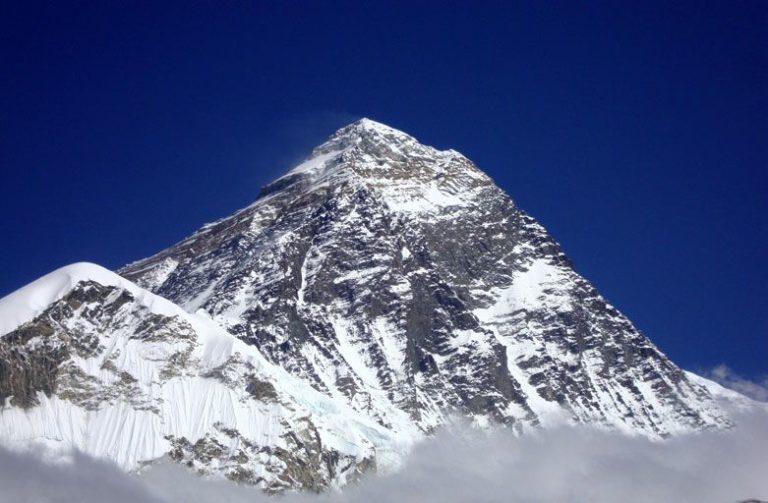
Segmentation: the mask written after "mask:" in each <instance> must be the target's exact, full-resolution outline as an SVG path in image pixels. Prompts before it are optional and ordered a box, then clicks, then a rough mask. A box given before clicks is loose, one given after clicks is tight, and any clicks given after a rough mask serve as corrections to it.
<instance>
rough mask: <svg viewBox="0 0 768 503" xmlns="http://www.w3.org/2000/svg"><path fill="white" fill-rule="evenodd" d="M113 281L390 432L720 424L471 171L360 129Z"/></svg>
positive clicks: (546, 239)
mask: <svg viewBox="0 0 768 503" xmlns="http://www.w3.org/2000/svg"><path fill="white" fill-rule="evenodd" d="M120 273H121V274H122V275H124V276H125V277H127V278H129V279H132V280H134V281H136V282H137V283H138V284H140V285H143V286H145V287H147V288H149V289H151V290H152V291H154V292H156V293H157V294H159V295H161V296H163V297H166V298H168V299H170V300H172V301H174V302H176V303H178V304H179V305H181V306H183V307H185V308H186V309H187V310H190V311H194V310H196V309H198V308H202V309H203V310H204V311H205V312H207V313H208V314H209V315H210V316H211V317H213V318H214V319H215V320H216V321H217V322H218V323H220V324H221V325H222V326H223V327H225V328H226V329H227V330H228V331H229V332H230V333H232V334H234V335H236V336H237V337H238V338H240V339H241V340H243V341H246V342H247V343H249V344H252V345H254V346H256V347H258V348H259V349H260V350H261V351H262V352H263V353H264V354H265V355H266V356H267V358H268V359H269V360H270V361H272V362H274V363H275V364H277V365H280V366H281V367H283V368H285V369H286V370H288V371H289V372H291V373H292V374H294V375H296V376H297V377H300V378H301V379H303V380H305V381H306V382H308V383H310V384H311V385H312V386H313V387H314V388H315V389H317V390H319V391H321V392H323V393H326V394H328V395H329V396H332V397H334V398H336V399H338V400H343V401H345V402H346V403H348V404H350V405H351V406H353V407H354V408H355V409H356V410H358V411H360V412H362V413H365V414H367V415H370V416H371V417H373V418H375V419H376V420H377V421H379V422H380V423H381V424H383V425H385V426H387V427H397V425H398V424H400V423H402V421H403V413H405V417H407V421H408V422H411V421H412V422H414V423H415V424H416V425H418V427H419V428H420V429H421V430H423V431H430V430H431V429H433V428H435V427H437V426H439V425H440V424H442V422H443V421H444V420H445V414H446V413H447V411H459V412H461V413H465V414H470V415H472V417H474V418H475V419H476V420H477V421H480V422H485V421H501V422H504V423H508V424H513V425H515V427H518V428H524V425H526V424H528V425H531V426H535V425H539V424H542V423H545V424H546V423H547V422H548V421H557V420H561V419H562V418H563V417H565V418H567V419H570V420H575V421H585V422H597V423H602V424H607V425H611V426H615V427H618V428H622V429H628V430H632V431H641V432H643V433H646V434H649V435H653V436H665V435H668V434H670V433H673V432H676V431H681V430H686V429H690V428H703V427H709V426H715V425H723V424H726V423H725V420H724V418H723V417H722V416H721V415H720V414H719V413H718V412H717V411H716V409H715V408H714V407H713V406H712V405H711V404H710V402H709V400H708V397H707V393H706V391H705V390H703V389H701V388H699V387H698V386H696V385H694V384H692V383H690V382H689V381H688V379H687V378H686V376H685V374H684V373H683V372H682V371H681V370H680V369H678V368H677V367H676V366H675V365H674V364H672V363H671V362H670V361H669V360H668V359H667V358H666V357H665V356H664V355H663V354H661V352H659V351H658V349H656V347H654V346H653V344H652V343H651V342H650V341H649V340H648V339H646V338H645V337H644V336H642V335H641V334H640V333H639V332H638V331H637V330H636V329H635V327H634V326H633V325H632V324H631V322H630V321H629V320H627V319H626V318H625V317H624V316H623V315H622V314H621V313H620V312H619V311H618V310H616V309H615V308H614V307H613V306H611V305H610V304H609V303H607V302H606V301H605V300H604V299H603V298H602V297H601V296H600V295H599V294H598V293H597V292H596V291H595V289H594V288H593V287H592V286H591V285H590V284H589V283H588V282H587V281H586V280H585V279H584V278H582V277H581V276H579V275H578V274H577V273H576V272H574V271H573V269H572V267H571V265H570V262H569V261H568V259H567V258H566V257H565V255H564V254H563V252H562V250H561V249H560V247H559V246H558V244H557V243H556V242H555V241H554V240H553V239H552V238H551V237H550V236H549V235H548V234H547V232H546V231H545V230H544V229H543V228H542V227H541V226H540V225H539V224H538V223H537V222H536V221H535V220H534V219H532V218H531V217H529V216H528V215H526V214H525V213H524V212H522V211H521V210H520V209H518V208H517V207H516V206H515V205H514V203H513V202H512V200H511V199H510V198H509V197H508V196H507V195H506V194H505V193H504V192H503V191H502V190H501V189H499V188H498V187H497V186H496V185H495V184H494V183H493V181H492V180H491V179H490V178H489V177H488V176H487V175H486V174H485V173H483V172H482V171H480V170H479V169H478V168H477V167H476V166H475V165H474V164H473V163H472V162H471V161H470V160H468V159H467V158H466V157H464V156H462V155H461V154H459V153H457V152H455V151H451V150H448V151H440V150H437V149H434V148H432V147H428V146H425V145H422V144H420V143H419V142H418V141H417V140H416V139H414V138H413V137H411V136H409V135H407V134H405V133H402V132H400V131H397V130H395V129H392V128H390V127H388V126H385V125H383V124H380V123H377V122H374V121H371V120H369V119H362V120H360V121H357V122H355V123H353V124H350V125H348V126H346V127H344V128H342V129H340V130H339V131H337V132H336V133H334V134H333V135H332V136H331V137H330V138H329V140H328V141H326V142H325V143H323V144H322V145H320V146H319V147H317V148H315V149H314V151H313V153H312V155H311V156H310V157H309V158H308V159H307V160H306V161H305V162H303V163H302V164H300V165H299V166H297V167H295V168H294V169H292V170H290V171H289V172H288V173H287V174H286V175H284V176H283V177H281V178H279V179H278V180H276V181H275V182H273V183H271V184H270V185H268V186H267V187H265V189H264V190H263V191H262V194H261V197H260V198H259V199H258V200H257V201H256V202H255V203H254V204H252V205H251V206H249V207H248V208H246V209H244V210H241V211H239V212H237V213H235V214H234V215H233V216H231V217H228V218H225V219H223V220H220V221H218V222H216V223H214V224H211V225H208V226H205V227H203V228H202V229H201V230H199V231H198V232H196V233H195V234H193V235H192V236H190V237H189V238H187V239H185V240H184V241H182V242H181V243H179V244H177V245H175V246H173V247H171V248H169V249H167V250H164V251H162V252H160V253H159V254H157V255H155V256H153V257H150V258H149V259H145V260H142V261H140V262H137V263H134V264H131V265H129V266H127V267H125V268H124V269H122V270H121V271H120Z"/></svg>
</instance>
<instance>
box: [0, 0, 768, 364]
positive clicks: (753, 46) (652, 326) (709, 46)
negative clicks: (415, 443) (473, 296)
mask: <svg viewBox="0 0 768 503" xmlns="http://www.w3.org/2000/svg"><path fill="white" fill-rule="evenodd" d="M14 4H15V5H14ZM65 4H66V5H65ZM85 4H91V5H89V6H88V7H83V6H84V5H85ZM158 4H161V5H158ZM463 4H464V5H461V6H460V4H458V3H453V2H435V3H429V2H417V1H408V2H402V3H397V2H360V1H358V2H354V3H341V2H308V1H307V2H304V1H301V2H180V3H178V4H176V5H173V4H172V3H170V2H138V1H137V2H39V3H36V2H3V3H2V5H0V62H1V63H0V167H1V168H2V178H1V179H0V182H1V183H0V215H2V216H1V217H0V236H1V237H2V238H1V239H2V241H0V243H1V246H0V264H2V268H1V269H0V295H5V294H7V293H9V292H11V291H12V290H14V289H16V288H18V287H20V286H22V285H23V284H25V283H27V282H29V281H31V280H33V279H35V278H36V277H38V276H40V275H42V274H45V273H46V272H49V271H50V270H52V269H54V268H56V267H59V266H62V265H65V264H67V263H71V262H76V261H82V260H87V261H93V262H97V263H100V264H102V265H104V266H106V267H110V268H117V267H119V266H121V265H123V264H125V263H126V262H129V261H132V260H135V259H138V258H141V257H144V256H146V255H149V254H151V253H153V252H155V251H158V250H160V249H162V248H164V247H166V246H168V245H170V244H172V243H173V242H175V241H176V240H178V239H180V238H182V237H184V236H185V235H187V234H189V233H190V232H192V231H193V230H195V229H196V228H197V227H198V226H200V225H201V224H202V223H204V222H207V221H211V220H215V219H217V218H219V217H221V216H224V215H227V214H229V213H230V212H232V211H233V210H235V209H237V208H239V207H242V206H245V205H247V204H248V203H249V202H251V201H252V200H253V199H254V198H255V197H256V194H257V193H258V191H259V188H260V186H262V185H264V184H265V183H266V182H268V181H269V180H270V179H272V178H273V177H275V176H276V175H278V174H280V173H281V172H282V171H284V170H285V169H286V168H288V167H289V166H290V165H291V164H292V163H293V162H295V161H297V160H299V159H300V158H301V157H302V156H303V155H305V154H306V153H307V152H308V150H309V148H311V146H313V145H314V144H317V143H319V142H321V141H322V140H323V139H324V138H325V137H326V136H327V135H329V134H330V133H332V132H333V131H334V130H335V129H336V128H338V127H340V126H342V125H344V124H345V123H347V122H350V121H352V120H354V119H356V118H359V117H361V116H367V117H370V118H372V119H375V120H378V121H381V122H384V123H387V124H389V125H391V126H393V127H397V128H399V129H402V130H404V131H406V132H408V133H410V134H412V135H414V136H416V137H417V138H418V139H420V140H422V141H423V142H424V143H427V144H431V145H434V146H437V147H441V148H455V149H457V150H459V151H461V152H462V153H464V154H466V155H467V156H468V157H470V158H471V159H473V160H474V161H475V162H477V164H478V165H479V166H480V167H481V168H482V169H484V170H485V171H486V172H487V173H489V174H490V175H491V176H492V177H493V178H494V179H495V180H496V181H497V183H498V184H499V185H501V186H502V187H503V188H505V189H506V190H507V191H508V192H509V193H510V194H511V195H512V197H513V198H514V199H515V200H516V201H517V202H518V204H519V205H520V206H521V207H522V208H523V209H525V210H527V211H528V212H529V213H531V214H532V215H533V216H535V217H537V218H538V219H539V220H540V221H541V222H542V223H543V224H544V225H545V226H546V227H547V228H548V229H549V230H550V231H551V232H552V234H553V235H554V236H555V238H556V239H558V240H559V241H560V242H561V243H562V245H563V246H564V248H565V250H566V252H567V253H568V254H569V255H570V257H571V258H572V259H573V261H574V263H575V265H576V268H577V270H578V271H580V272H581V273H582V274H584V275H585V276H586V277H587V278H589V279H590V280H591V281H592V282H593V283H594V284H595V285H596V286H597V287H598V288H599V289H600V291H601V292H602V293H603V294H604V295H605V296H606V297H607V298H608V299H609V300H610V301H611V302H612V303H613V304H615V305H616V306H618V307H619V308H620V309H622V310H623V311H624V312H625V313H627V314H628V315H629V316H630V318H632V319H633V320H634V321H635V322H636V324H637V325H638V326H639V327H640V329H641V330H643V331H644V332H645V333H646V334H647V335H648V336H650V337H651V339H652V340H653V341H654V342H656V343H657V344H658V345H659V346H660V347H661V349H662V350H664V351H665V352H667V353H668V354H669V355H670V356H671V357H672V358H673V359H674V360H675V361H677V362H678V363H680V364H681V365H683V366H685V367H688V368H691V369H695V370H696V369H699V370H700V369H708V368H711V367H713V366H714V365H716V364H719V363H727V364H728V365H729V366H731V367H732V368H734V369H735V370H736V371H737V372H740V373H742V374H744V375H746V376H759V375H762V374H765V373H766V372H768V328H767V327H768V268H767V267H766V262H767V261H768V204H767V199H768V197H766V194H767V191H766V189H768V148H767V147H766V145H767V139H768V57H767V53H768V51H767V49H766V48H767V45H768V29H767V28H766V27H767V26H768V4H766V2H764V1H748V0H747V1H744V0H739V1H737V2H733V1H727V2H714V3H713V2H706V1H705V2H702V1H691V2H681V1H678V2H669V1H665V2H659V3H654V2H625V1H618V2H611V3H604V2H584V3H579V2H567V3H560V2H539V1H532V2H527V3H514V2H464V3H463ZM470 5H472V6H470ZM22 6H23V7H22Z"/></svg>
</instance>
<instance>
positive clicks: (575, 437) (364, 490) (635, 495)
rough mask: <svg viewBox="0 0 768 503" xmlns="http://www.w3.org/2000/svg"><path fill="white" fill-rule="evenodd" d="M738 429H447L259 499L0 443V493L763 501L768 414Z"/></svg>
mask: <svg viewBox="0 0 768 503" xmlns="http://www.w3.org/2000/svg"><path fill="white" fill-rule="evenodd" d="M737 419H738V424H739V426H738V427H736V428H735V429H733V430H731V431H726V432H709V433H700V434H693V435H689V436H681V437H676V438H674V439H671V440H668V441H664V442H652V441H648V440H646V439H644V438H640V437H626V436H622V435H619V434H615V433H608V432H605V431H599V430H595V429H593V428H588V427H570V428H561V429H555V430H549V431H546V432H543V433H540V434H535V435H534V434H531V435H527V436H523V437H515V436H514V435H512V434H511V433H510V432H509V431H508V430H500V429H496V430H490V431H477V430H471V429H466V428H452V429H450V430H446V431H444V432H442V433H441V434H438V435H437V436H436V437H434V438H433V439H431V440H428V441H426V442H423V443H422V444H420V445H418V446H417V447H416V448H415V449H414V450H413V453H412V454H411V456H410V457H409V459H408V460H407V461H406V463H405V465H404V466H403V468H402V470H400V471H399V472H397V473H395V474H391V475H387V476H370V477H368V478H366V479H365V480H363V481H362V482H361V483H359V484H357V485H355V486H353V487H349V488H347V489H346V490H345V491H344V492H342V493H337V492H333V493H331V494H326V495H320V496H318V495H307V494H305V495H288V496H285V497H281V498H274V497H267V496H265V495H263V494H261V493H259V492H258V491H256V490H255V489H253V488H249V487H242V486H237V485H235V484H232V483H229V482H221V481H219V482H216V481H205V480H202V479H200V478H197V477H195V476H192V475H190V474H189V473H188V472H186V471H185V470H184V469H183V468H181V467H179V466H176V465H171V464H167V463H161V464H158V465H156V466H154V467H152V468H150V469H149V470H147V471H146V472H145V473H144V474H143V475H141V476H140V477H134V476H128V475H123V474H121V473H120V472H119V471H118V470H117V469H116V468H114V467H113V466H112V465H108V464H106V463H104V462H101V461H96V460H93V459H90V458H87V457H84V456H82V455H74V456H73V459H72V461H71V463H70V464H61V463H57V464H54V465H50V464H47V463H45V462H43V461H42V460H41V459H40V458H39V457H37V456H33V455H29V454H24V455H22V454H18V453H16V452H10V451H6V450H2V451H0V501H17V502H32V501H35V502H38V501H39V502H51V503H54V502H64V501H67V502H69V501H78V502H83V503H95V502H102V501H115V502H122V501H131V502H151V503H158V502H162V503H165V502H176V501H185V502H190V503H214V502H216V503H219V502H222V503H240V502H284V503H312V502H317V503H325V502H330V501H334V502H336V501H340V502H349V503H358V502H377V503H385V502H420V503H421V502H444V501H457V502H458V501H486V502H495V501H517V502H562V501H571V502H590V503H600V502H615V501H623V502H641V501H643V502H646V501H696V502H719V503H722V502H737V501H742V500H746V499H749V498H761V499H768V480H766V478H765V474H766V473H768V456H766V452H768V414H766V413H765V412H762V411H759V412H753V413H750V414H749V415H743V416H740V417H738V418H737Z"/></svg>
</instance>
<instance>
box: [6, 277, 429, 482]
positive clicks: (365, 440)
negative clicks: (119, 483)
mask: <svg viewBox="0 0 768 503" xmlns="http://www.w3.org/2000/svg"><path fill="white" fill-rule="evenodd" d="M81 281H93V282H96V283H99V284H101V285H104V286H114V287H118V288H120V289H123V290H127V291H129V292H130V293H131V294H132V295H133V296H134V297H135V299H136V302H138V303H139V304H140V305H142V306H145V307H147V308H148V309H150V311H151V312H153V313H157V314H163V315H165V316H172V317H176V318H177V319H179V320H181V321H182V322H184V323H187V324H188V325H189V326H191V327H192V328H193V330H194V334H195V339H194V341H193V347H194V349H193V353H192V355H191V361H192V362H194V364H193V367H192V369H191V372H193V373H192V374H190V373H189V372H190V370H187V371H185V372H184V373H183V374H182V375H180V376H176V377H172V378H170V379H165V380H163V379H162V378H161V373H160V370H161V368H162V366H163V365H164V364H165V363H166V362H167V361H168V359H169V357H170V356H171V355H172V354H173V353H174V352H176V351H178V350H179V349H180V348H181V347H183V344H182V345H181V346H180V344H181V343H178V342H174V341H173V340H171V341H167V342H144V341H142V340H141V339H137V338H135V337H132V334H133V332H131V330H132V328H131V327H130V326H120V327H118V328H116V329H115V331H114V332H111V333H104V334H102V335H101V338H102V345H103V346H104V347H105V350H104V352H103V353H102V354H101V355H99V356H98V357H97V358H91V359H83V358H79V357H76V358H74V359H73V362H74V363H75V364H76V365H77V366H78V367H80V368H82V369H83V371H84V372H85V373H86V374H87V375H89V376H92V377H93V378H95V379H96V380H98V381H99V382H104V383H108V382H112V381H114V380H115V376H114V373H112V372H111V371H108V370H105V368H104V365H103V362H104V361H108V360H109V361H111V362H112V363H113V364H114V365H115V366H116V368H117V369H118V371H125V372H128V373H129V374H130V375H131V376H133V377H134V378H135V379H136V386H138V388H139V390H140V392H141V396H142V397H143V399H144V400H146V402H147V404H151V407H142V406H137V404H136V403H132V402H131V401H127V400H126V399H125V398H118V399H116V400H109V401H107V402H103V403H101V404H100V405H99V407H98V408H96V409H94V410H87V409H85V408H82V407H80V406H78V405H76V404H75V403H73V402H72V401H68V400H62V399H60V398H58V397H57V396H52V397H47V396H46V395H44V394H43V393H39V394H38V399H39V402H40V404H39V405H37V406H35V407H32V408H31V409H29V410H24V409H21V408H18V407H3V408H2V409H0V439H2V440H3V442H5V443H10V444H18V445H25V444H26V445H29V443H30V442H40V441H42V442H43V443H44V444H46V445H48V446H49V447H56V448H62V449H64V448H67V447H70V446H75V447H77V448H79V449H81V450H83V451H85V452H87V453H89V454H92V455H95V456H100V457H108V458H110V459H112V460H114V461H115V462H117V463H118V464H119V465H120V466H123V467H124V468H126V469H130V470H135V469H138V468H139V467H140V466H141V464H142V463H144V462H147V461H151V460H154V459H157V458H158V457H160V456H162V455H164V454H165V453H166V452H167V451H168V450H169V449H170V447H171V444H170V442H169V440H168V437H169V436H172V437H177V438H181V437H184V438H187V439H188V440H189V441H190V442H192V443H194V442H195V441H197V440H198V439H201V438H203V437H204V436H206V435H210V434H211V433H216V432H217V431H218V430H217V429H221V428H222V427H223V428H232V429H236V430H237V431H239V432H240V434H242V436H243V437H244V438H246V439H250V441H252V442H256V443H257V445H280V446H283V447H285V445H284V442H285V441H284V435H285V434H286V433H287V431H288V430H287V428H296V427H297V426H296V423H297V421H301V420H302V419H301V418H302V417H310V418H312V420H313V422H314V423H315V425H316V426H317V427H318V431H319V434H320V435H321V437H322V442H323V445H325V446H327V447H332V448H336V449H338V450H339V451H340V452H342V453H348V454H351V455H354V456H357V457H358V458H359V459H362V458H363V457H366V456H371V455H373V453H375V452H381V453H383V454H384V457H383V458H382V459H381V460H380V462H382V463H383V468H384V469H385V470H386V469H388V467H390V468H391V467H393V466H394V464H396V463H399V461H400V460H401V459H402V457H403V456H404V453H405V452H406V451H407V450H408V448H409V445H410V444H411V443H412V442H413V441H414V440H415V438H416V437H415V436H413V435H410V436H408V435H403V432H405V431H407V429H403V430H401V431H400V437H399V438H398V437H396V436H395V434H394V433H393V432H391V431H389V430H387V429H385V428H383V427H381V426H380V425H378V424H377V423H376V422H375V421H374V420H373V419H371V418H369V417H367V416H364V415H361V414H360V413H358V412H356V411H354V410H353V409H352V408H350V407H349V406H348V405H346V404H345V403H343V402H342V401H336V400H333V399H332V398H329V397H328V396H326V395H324V394H322V393H320V392H318V391H316V390H314V389H312V388H311V387H310V386H309V385H308V384H306V383H305V382H304V381H302V380H300V379H298V378H296V377H294V376H292V375H290V374H288V373H287V372H286V371H285V370H283V369H282V368H280V367H277V366H275V365H273V364H271V363H269V362H268V361H267V360H266V359H265V358H264V357H263V356H262V355H261V353H260V352H259V351H258V349H257V348H255V347H254V346H250V345H247V344H245V343H243V342H242V341H240V340H239V339H236V338H235V337H234V336H232V335H231V334H229V333H228V332H226V331H225V330H224V329H222V328H221V327H220V326H219V325H218V324H216V323H215V322H214V321H213V320H212V319H211V318H210V317H209V316H208V315H206V314H204V313H203V312H202V311H201V312H199V313H195V314H191V313H188V312H186V311H184V310H183V309H181V308H180V307H178V306H176V305H174V304H172V303H171V302H170V301H168V300H165V299H163V298H161V297H158V296H156V295H154V294H152V293H150V292H148V291H146V290H143V289H141V288H140V287H138V286H137V285H135V284H133V283H131V282H130V281H128V280H125V279H123V278H121V277H120V276H118V275H116V274H114V273H112V272H110V271H108V270H106V269H104V268H102V267H100V266H98V265H95V264H88V263H81V264H73V265H71V266H67V267H64V268H61V269H58V270H56V271H54V272H53V273H51V274H49V275H46V276H44V277H43V278H41V279H40V280H38V281H35V282H34V283H31V284H30V285H28V286H26V287H24V288H22V289H20V290H18V291H16V292H14V293H12V294H11V295H9V296H8V297H6V298H4V299H2V302H1V303H0V307H2V314H3V317H2V319H3V323H4V325H3V326H4V327H5V328H4V329H5V330H6V331H10V330H13V328H15V325H18V324H19V323H23V322H25V321H30V320H31V319H33V317H34V316H35V314H37V313H39V312H40V311H41V310H43V309H45V307H47V305H48V304H50V303H51V302H54V301H55V300H57V299H59V298H61V297H62V296H63V295H65V294H66V293H67V291H69V290H70V289H71V288H72V287H74V286H75V285H77V284H78V283H79V282H81ZM10 314H13V315H14V316H13V317H10V318H9V317H8V315H10ZM140 322H141V320H139V319H137V320H136V323H140ZM234 356H237V359H238V361H240V363H239V364H238V365H239V366H238V367H237V368H236V369H235V371H236V372H239V373H240V374H239V375H244V373H253V372H255V373H256V374H257V375H259V376H261V377H260V378H261V379H264V380H267V381H269V382H272V383H273V384H274V385H275V387H276V389H277V390H278V392H279V393H281V395H282V396H283V398H282V399H281V401H280V402H279V403H273V404H266V403H264V402H260V401H258V400H254V399H252V398H250V397H249V396H248V395H247V393H246V391H245V389H244V387H242V388H239V387H236V388H232V387H230V386H227V385H226V384H225V383H224V382H222V381H220V380H217V379H212V378H207V377H204V376H205V375H206V373H207V372H208V371H210V370H211V369H214V368H217V367H219V366H221V365H222V364H224V363H225V362H228V361H230V360H231V358H232V357H234ZM238 369H240V370H238ZM286 400H288V401H289V404H288V405H284V402H285V401H286ZM142 403H143V402H142ZM154 409H157V410H154ZM292 424H293V425H294V426H291V425H292ZM220 441H222V442H225V443H226V442H229V443H230V444H231V443H232V441H231V440H228V439H227V437H226V436H224V437H222V438H221V439H220ZM232 448H234V446H232ZM233 454H234V451H233ZM386 459H389V460H391V461H392V462H391V463H389V464H388V463H387V462H386ZM393 463H394V464H393ZM253 468H255V469H261V470H263V468H264V467H263V466H256V467H253Z"/></svg>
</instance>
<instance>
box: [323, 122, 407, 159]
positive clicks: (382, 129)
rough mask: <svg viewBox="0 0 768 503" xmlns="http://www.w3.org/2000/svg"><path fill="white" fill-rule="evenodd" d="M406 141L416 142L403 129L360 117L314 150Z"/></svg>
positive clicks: (402, 142)
mask: <svg viewBox="0 0 768 503" xmlns="http://www.w3.org/2000/svg"><path fill="white" fill-rule="evenodd" d="M407 143H418V142H417V141H416V139H415V138H414V137H412V136H410V135H408V134H406V133H404V132H403V131H400V130H398V129H395V128H392V127H390V126H387V125H386V124H382V123H381V122H376V121H373V120H371V119H367V118H362V119H360V120H357V121H355V122H353V123H351V124H347V125H346V126H344V127H342V128H340V129H339V130H337V131H336V132H335V133H334V134H332V135H331V136H330V138H328V140H327V141H326V142H324V143H323V144H322V145H319V146H318V147H317V148H316V149H315V152H319V153H325V152H328V151H332V150H344V149H346V148H349V147H351V146H355V145H356V146H361V148H366V147H370V146H373V145H382V144H390V145H403V144H407Z"/></svg>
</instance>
